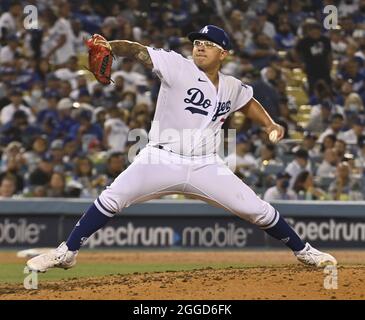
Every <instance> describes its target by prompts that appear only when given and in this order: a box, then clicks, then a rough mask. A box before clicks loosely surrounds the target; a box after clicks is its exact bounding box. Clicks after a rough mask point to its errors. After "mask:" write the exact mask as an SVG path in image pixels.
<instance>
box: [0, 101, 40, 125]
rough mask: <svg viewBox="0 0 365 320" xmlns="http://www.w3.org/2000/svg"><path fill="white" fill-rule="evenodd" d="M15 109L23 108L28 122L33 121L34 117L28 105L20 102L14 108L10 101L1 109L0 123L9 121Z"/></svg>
mask: <svg viewBox="0 0 365 320" xmlns="http://www.w3.org/2000/svg"><path fill="white" fill-rule="evenodd" d="M17 110H23V111H24V112H25V113H26V115H27V116H28V121H29V123H33V122H34V121H35V117H34V115H33V113H32V112H31V111H30V109H29V108H28V107H26V106H25V105H22V104H21V105H20V106H19V107H18V108H15V106H14V105H13V104H12V103H11V104H8V105H7V106H5V107H4V108H3V109H2V110H1V114H0V119H1V123H2V124H3V125H4V124H5V123H7V122H9V121H10V120H11V119H12V118H13V115H14V112H15V111H17Z"/></svg>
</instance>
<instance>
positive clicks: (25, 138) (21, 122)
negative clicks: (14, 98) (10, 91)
mask: <svg viewBox="0 0 365 320" xmlns="http://www.w3.org/2000/svg"><path fill="white" fill-rule="evenodd" d="M40 134H42V130H41V129H39V128H38V127H35V126H33V125H30V124H29V123H28V117H27V114H26V113H25V112H24V111H23V110H17V111H15V112H14V115H13V119H12V120H11V121H9V122H7V123H6V124H5V125H3V126H2V127H1V128H0V136H1V143H2V144H7V143H9V142H11V141H21V142H22V143H23V145H24V146H25V147H28V146H29V145H30V143H31V141H32V139H33V138H34V137H35V136H37V135H40Z"/></svg>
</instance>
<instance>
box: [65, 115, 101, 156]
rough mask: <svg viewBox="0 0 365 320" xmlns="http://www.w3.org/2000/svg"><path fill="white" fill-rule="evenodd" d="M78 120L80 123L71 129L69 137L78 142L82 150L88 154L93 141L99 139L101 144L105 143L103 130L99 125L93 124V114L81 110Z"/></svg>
mask: <svg viewBox="0 0 365 320" xmlns="http://www.w3.org/2000/svg"><path fill="white" fill-rule="evenodd" d="M77 118H78V119H77V120H78V122H77V123H76V124H74V125H73V126H72V127H71V128H70V132H69V135H68V137H69V138H70V139H72V140H76V141H77V143H78V144H81V147H82V150H83V151H84V152H87V150H88V146H89V143H90V142H91V141H92V140H93V139H97V140H98V141H99V143H100V142H102V141H103V130H102V128H100V126H99V125H98V124H95V123H92V122H91V119H92V113H91V112H90V111H88V110H81V111H80V113H79V115H78V117H77Z"/></svg>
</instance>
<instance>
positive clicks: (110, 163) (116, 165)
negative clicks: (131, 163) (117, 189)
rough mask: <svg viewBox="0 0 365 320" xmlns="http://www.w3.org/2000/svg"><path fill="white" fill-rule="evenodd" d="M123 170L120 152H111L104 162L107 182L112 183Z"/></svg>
mask: <svg viewBox="0 0 365 320" xmlns="http://www.w3.org/2000/svg"><path fill="white" fill-rule="evenodd" d="M124 169H125V159H124V156H123V154H122V153H121V152H113V153H111V154H110V156H109V157H108V159H107V162H106V172H105V173H106V176H107V179H108V181H109V182H111V181H113V180H114V179H115V178H116V177H117V176H118V175H119V174H120V173H121V172H122V171H123V170H124Z"/></svg>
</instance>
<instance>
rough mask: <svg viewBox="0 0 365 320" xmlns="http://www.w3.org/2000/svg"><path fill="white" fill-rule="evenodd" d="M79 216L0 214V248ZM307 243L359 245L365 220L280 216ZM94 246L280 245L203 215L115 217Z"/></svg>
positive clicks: (56, 232) (244, 225)
mask: <svg viewBox="0 0 365 320" xmlns="http://www.w3.org/2000/svg"><path fill="white" fill-rule="evenodd" d="M78 219H79V216H62V215H50V216H48V215H40V216H26V215H23V216H22V215H16V216H14V215H12V216H9V215H8V216H2V215H1V216H0V247H1V248H11V247H49V246H56V245H58V244H59V243H60V242H61V241H63V240H65V239H66V238H67V236H68V234H69V232H70V231H71V230H72V228H73V227H74V225H75V224H76V222H77V221H78ZM285 219H286V220H287V221H288V222H289V223H290V224H291V225H292V226H293V228H294V229H295V230H296V231H297V232H298V234H299V235H300V236H301V237H302V238H303V239H304V240H306V241H310V242H311V244H312V245H315V246H317V245H318V246H322V247H336V248H339V247H343V248H363V246H364V242H365V218H351V219H345V218H314V217H311V218H305V217H303V218H293V217H290V216H289V217H285ZM84 247H86V248H90V249H94V248H108V247H109V248H188V249H193V248H197V249H211V248H214V249H220V248H222V249H227V248H230V249H240V248H258V247H283V244H281V243H280V242H278V241H276V240H274V239H271V238H270V237H268V236H267V235H266V233H265V232H263V231H262V230H260V229H259V228H257V227H256V226H254V225H252V224H250V223H248V222H246V221H244V220H241V219H239V218H237V217H235V216H231V215H228V214H227V217H209V216H204V217H203V216H198V215H197V216H188V217H184V216H171V217H168V216H138V217H133V218H131V217H130V216H123V215H120V216H116V217H115V218H113V219H112V220H111V221H110V222H109V223H108V224H107V226H106V227H104V228H103V229H101V230H99V231H97V232H96V233H95V234H94V235H92V236H91V237H90V238H89V239H88V240H87V241H85V243H84Z"/></svg>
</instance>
